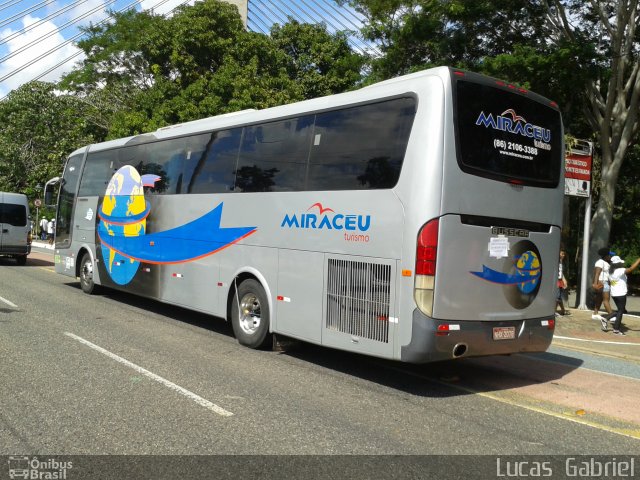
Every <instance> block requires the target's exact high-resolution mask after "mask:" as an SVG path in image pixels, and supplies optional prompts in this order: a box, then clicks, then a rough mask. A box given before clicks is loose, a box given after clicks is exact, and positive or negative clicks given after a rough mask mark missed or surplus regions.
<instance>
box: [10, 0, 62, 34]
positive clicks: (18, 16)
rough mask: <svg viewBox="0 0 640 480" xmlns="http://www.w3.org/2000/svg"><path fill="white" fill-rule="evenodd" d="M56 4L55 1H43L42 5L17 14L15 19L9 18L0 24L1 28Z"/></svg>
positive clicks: (39, 4) (37, 4)
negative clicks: (51, 4)
mask: <svg viewBox="0 0 640 480" xmlns="http://www.w3.org/2000/svg"><path fill="white" fill-rule="evenodd" d="M53 2H55V0H42V2H40V3H36V4H35V5H32V6H30V7H29V8H25V9H24V10H22V11H21V12H18V13H16V14H15V15H14V16H13V17H9V18H7V19H5V20H3V21H2V22H0V27H4V26H5V25H8V24H10V23H11V22H13V21H14V20H16V19H18V18H21V17H25V16H26V15H28V14H30V13H33V12H35V11H36V10H40V9H41V8H42V7H46V6H47V5H49V4H50V3H53Z"/></svg>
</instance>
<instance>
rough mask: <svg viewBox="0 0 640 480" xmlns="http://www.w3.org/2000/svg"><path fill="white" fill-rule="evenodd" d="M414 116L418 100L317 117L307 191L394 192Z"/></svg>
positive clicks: (393, 101) (411, 99)
mask: <svg viewBox="0 0 640 480" xmlns="http://www.w3.org/2000/svg"><path fill="white" fill-rule="evenodd" d="M414 115H415V100H414V99H413V98H399V99H394V100H389V101H386V102H380V103H377V104H373V105H363V106H359V107H352V108H346V109H343V110H334V111H330V112H324V113H320V114H318V116H317V118H316V125H315V135H314V141H313V147H312V150H311V160H310V165H309V177H308V183H307V188H308V189H309V190H365V189H375V188H391V187H393V186H394V185H395V184H396V182H397V181H398V177H399V176H400V169H401V167H402V160H403V158H404V153H405V150H406V146H407V142H408V139H409V132H410V131H411V125H412V123H413V116H414Z"/></svg>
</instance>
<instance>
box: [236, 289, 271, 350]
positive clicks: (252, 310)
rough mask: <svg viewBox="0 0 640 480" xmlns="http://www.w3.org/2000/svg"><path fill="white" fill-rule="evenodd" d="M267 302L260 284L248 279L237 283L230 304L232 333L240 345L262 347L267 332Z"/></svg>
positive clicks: (269, 337) (269, 338)
mask: <svg viewBox="0 0 640 480" xmlns="http://www.w3.org/2000/svg"><path fill="white" fill-rule="evenodd" d="M269 319H270V315H269V302H268V299H267V295H266V293H265V291H264V289H263V288H262V285H260V283H259V282H258V281H256V280H253V279H249V280H245V281H244V282H242V283H241V284H240V285H238V289H237V290H236V293H235V295H234V297H233V304H232V305H231V324H232V326H233V333H234V335H235V337H236V338H237V339H238V342H239V343H240V344H241V345H244V346H246V347H249V348H264V347H266V346H267V345H268V344H269V342H270V341H271V335H270V334H269Z"/></svg>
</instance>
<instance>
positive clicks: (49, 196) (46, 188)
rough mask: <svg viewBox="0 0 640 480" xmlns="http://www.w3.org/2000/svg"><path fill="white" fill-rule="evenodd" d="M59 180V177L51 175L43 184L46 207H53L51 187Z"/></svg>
mask: <svg viewBox="0 0 640 480" xmlns="http://www.w3.org/2000/svg"><path fill="white" fill-rule="evenodd" d="M59 181H60V177H53V178H52V179H51V180H49V181H48V182H47V183H46V184H45V185H44V204H45V206H47V207H55V206H56V205H55V203H54V201H53V187H54V185H55V184H56V183H58V182H59Z"/></svg>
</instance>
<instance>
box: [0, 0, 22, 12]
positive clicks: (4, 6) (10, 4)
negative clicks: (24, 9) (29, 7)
mask: <svg viewBox="0 0 640 480" xmlns="http://www.w3.org/2000/svg"><path fill="white" fill-rule="evenodd" d="M21 1H22V0H8V1H6V2H4V3H3V4H0V11H2V10H6V9H7V8H9V7H13V6H14V5H16V4H18V3H20V2H21Z"/></svg>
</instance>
